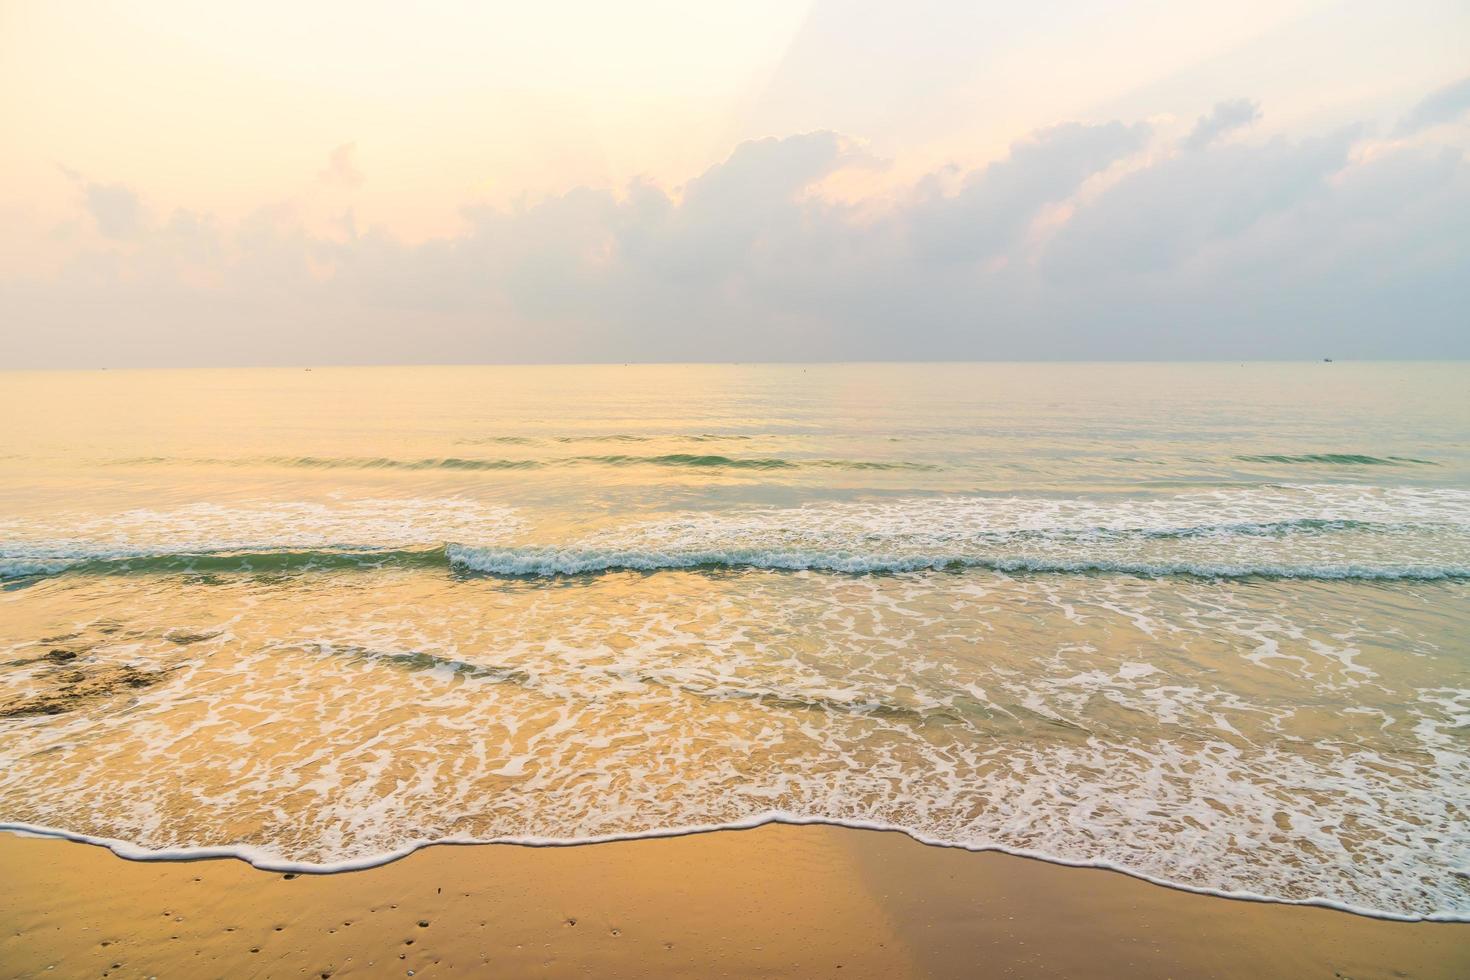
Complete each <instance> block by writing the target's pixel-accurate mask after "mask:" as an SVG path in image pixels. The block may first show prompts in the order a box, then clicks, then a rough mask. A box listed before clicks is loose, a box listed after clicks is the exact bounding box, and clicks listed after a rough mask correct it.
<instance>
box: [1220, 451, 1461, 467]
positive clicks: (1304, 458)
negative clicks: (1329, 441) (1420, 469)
mask: <svg viewBox="0 0 1470 980" xmlns="http://www.w3.org/2000/svg"><path fill="white" fill-rule="evenodd" d="M1235 458H1236V459H1237V460H1239V461H1240V462H1242V463H1308V464H1316V465H1323V466H1438V465H1439V464H1438V463H1436V462H1435V461H1434V460H1432V459H1416V458H1415V457H1413V456H1366V455H1364V454H1362V453H1303V454H1300V455H1287V454H1284V453H1263V454H1259V455H1247V456H1236V457H1235Z"/></svg>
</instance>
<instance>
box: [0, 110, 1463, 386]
mask: <svg viewBox="0 0 1470 980" xmlns="http://www.w3.org/2000/svg"><path fill="white" fill-rule="evenodd" d="M1226 105H1230V104H1228V103H1227V104H1226ZM1250 110H1251V112H1250V115H1251V116H1252V117H1253V116H1254V114H1255V111H1256V110H1255V107H1254V106H1253V105H1251V106H1250ZM1245 116H1246V113H1245V112H1244V111H1243V110H1242V109H1240V108H1236V109H1234V110H1223V111H1222V109H1221V108H1220V107H1216V109H1215V110H1213V111H1212V112H1210V113H1208V114H1207V115H1206V116H1205V117H1204V121H1203V122H1202V123H1201V125H1204V124H1205V123H1209V124H1210V127H1211V128H1212V130H1211V131H1212V134H1213V136H1216V137H1217V136H1218V135H1219V134H1220V133H1221V132H1225V131H1227V130H1228V128H1229V127H1230V126H1232V125H1238V124H1239V123H1238V121H1239V120H1241V119H1243V118H1245ZM1232 120H1234V121H1235V122H1232ZM1199 131H1200V130H1199V128H1198V127H1197V129H1196V132H1199ZM1363 131H1364V130H1363V128H1362V127H1347V128H1343V129H1340V130H1337V131H1334V132H1329V133H1325V134H1317V135H1311V136H1303V137H1291V136H1286V135H1280V136H1276V137H1273V138H1271V139H1268V140H1264V141H1260V142H1252V141H1243V140H1219V139H1216V138H1211V139H1205V140H1203V141H1202V142H1200V143H1199V144H1198V145H1196V146H1195V147H1194V148H1192V149H1185V148H1183V147H1178V146H1170V145H1168V144H1167V143H1164V142H1161V141H1152V142H1151V134H1150V131H1149V129H1148V127H1147V126H1144V125H1142V124H1136V123H1135V124H1129V123H1126V122H1108V123H1101V124H1083V123H1068V124H1065V125H1062V126H1056V127H1050V128H1047V129H1043V130H1040V131H1037V132H1035V133H1033V134H1031V135H1030V136H1029V137H1027V138H1025V139H1022V140H1019V141H1017V142H1016V143H1015V144H1014V145H1013V146H1012V147H1011V148H1010V150H1009V152H1008V153H1007V154H1006V155H1005V156H1004V157H1002V158H1001V159H999V160H996V161H994V162H993V163H990V164H988V165H986V166H983V167H979V168H977V169H974V170H973V171H970V172H950V173H948V174H946V175H943V176H941V175H938V174H936V175H934V176H931V177H928V178H924V179H921V180H919V181H917V182H916V183H915V184H914V186H912V187H911V188H909V189H908V190H907V191H905V192H900V193H898V194H896V195H894V196H892V197H890V198H885V199H884V200H885V201H886V203H881V204H880V203H879V202H875V201H869V202H861V203H859V204H852V203H845V202H842V201H835V200H832V199H830V198H828V197H825V196H823V195H822V194H820V193H816V191H818V190H819V188H820V186H821V184H822V182H823V181H824V180H826V179H827V178H828V177H829V176H831V175H832V174H834V173H837V172H838V171H841V170H843V169H844V168H849V167H862V166H872V165H873V164H874V161H873V160H872V159H871V158H870V157H869V156H868V155H867V154H866V153H865V151H864V150H863V148H862V145H861V144H860V143H858V142H856V141H855V140H853V139H851V138H848V137H846V136H843V135H841V134H838V133H834V132H821V131H819V132H813V133H806V134H802V135H797V136H790V137H786V138H782V139H763V140H756V141H751V142H747V143H742V144H740V145H739V146H737V147H735V148H734V150H733V151H732V152H731V154H730V155H729V157H728V158H726V159H725V160H723V161H722V162H720V163H718V164H716V165H715V166H712V167H710V168H709V169H708V170H706V171H705V172H704V173H702V174H700V175H698V176H697V177H695V178H694V179H692V180H690V181H689V182H688V183H687V184H686V185H685V186H684V187H683V188H682V189H680V190H677V191H671V190H667V189H664V188H661V187H659V186H657V185H655V184H652V183H649V182H647V181H634V182H632V183H630V184H628V185H626V186H624V187H622V188H618V189H615V190H614V189H603V188H587V187H582V188H576V189H573V190H570V191H568V192H566V193H564V194H559V195H553V196H550V197H547V198H545V199H541V200H536V201H527V202H523V203H521V204H518V205H516V206H513V207H508V208H494V207H488V206H483V205H482V206H473V207H468V208H466V209H465V211H464V225H463V227H462V228H461V229H460V230H459V231H458V232H457V233H455V234H452V235H447V236H444V237H442V238H438V239H434V240H430V241H426V242H422V243H409V242H405V241H402V240H400V239H398V238H396V237H394V236H393V235H392V234H391V233H389V232H387V231H385V230H383V229H377V228H368V229H365V230H359V231H358V232H357V233H356V234H353V235H350V236H342V235H340V234H338V233H336V232H335V231H334V232H332V233H329V234H328V233H317V232H314V231H313V230H311V229H310V228H309V227H308V226H307V225H306V224H304V223H303V221H302V220H301V218H300V217H299V216H298V215H297V214H296V213H295V212H294V211H292V210H291V209H290V208H284V207H277V208H266V209H261V210H260V211H258V212H257V213H255V214H254V215H252V216H251V217H250V218H248V219H247V220H245V221H242V222H239V223H225V222H221V221H219V220H217V219H214V218H212V217H210V216H209V215H194V214H188V213H183V212H179V213H175V214H174V215H172V216H170V217H168V218H167V219H166V220H162V221H151V222H150V221H144V220H142V218H141V217H139V215H141V213H142V211H143V205H142V203H141V202H139V201H138V200H137V199H136V197H134V196H132V195H131V194H128V195H127V196H126V198H124V197H123V196H122V195H117V196H116V200H109V201H103V202H101V203H100V204H99V205H98V206H95V207H94V205H93V202H92V200H91V195H90V194H89V195H88V196H87V200H86V204H87V206H88V208H89V210H92V211H93V215H94V217H96V218H97V220H98V222H99V227H101V226H102V224H103V221H104V216H106V220H108V221H112V222H113V225H112V227H113V229H114V231H120V230H123V229H124V228H128V227H130V228H131V229H132V230H133V232H134V237H133V238H132V239H131V240H130V241H129V242H128V243H127V244H126V245H125V246H123V245H120V244H117V243H109V242H104V243H102V244H101V245H98V246H95V247H92V248H90V249H87V250H84V251H79V252H78V253H77V254H76V256H75V257H74V259H73V261H72V262H71V263H70V264H69V265H68V267H67V268H66V269H65V270H64V272H63V273H61V274H60V275H59V276H57V277H55V278H51V279H47V278H38V279H30V280H24V281H20V280H14V279H12V280H10V281H0V322H4V323H6V324H18V325H20V326H19V329H12V330H10V331H8V332H6V331H0V363H4V364H7V365H12V364H13V365H20V364H36V365H40V364H76V363H98V362H100V363H107V364H112V365H122V364H128V363H133V364H170V363H172V364H201V363H223V364H230V363H302V362H307V363H325V362H333V361H335V362H344V361H345V362H363V361H365V362H378V363H382V362H387V363H403V362H409V363H412V362H438V363H449V362H486V361H625V360H665V361H667V360H781V359H788V360H806V359H891V358H897V359H914V358H922V359H956V358H966V359H1029V358H1055V357H1064V358H1220V357H1230V358H1234V357H1321V356H1325V355H1328V354H1330V355H1331V356H1334V357H1375V356H1376V357H1385V356H1388V357H1434V356H1460V357H1465V356H1470V333H1467V332H1466V331H1465V330H1464V328H1463V311H1464V309H1466V308H1470V278H1467V277H1465V276H1464V275H1463V270H1464V269H1465V268H1466V267H1470V165H1467V161H1466V158H1465V154H1464V152H1463V150H1462V149H1458V148H1453V147H1444V146H1439V147H1423V146H1413V145H1409V144H1375V145H1374V146H1373V152H1371V153H1366V152H1359V151H1360V149H1361V148H1362V147H1363V146H1364V145H1365V144H1363V142H1362V140H1361V137H1360V135H1359V134H1360V133H1361V132H1363ZM1104 174H1105V175H1106V176H1105V178H1101V179H1094V178H1099V175H1104ZM78 179H79V180H80V178H78ZM84 186H85V187H86V188H92V187H101V186H103V185H93V184H84ZM1084 191H1085V192H1084ZM104 197H105V195H104ZM124 200H126V201H131V203H130V204H129V203H121V204H120V203H119V201H124ZM130 209H131V210H130ZM125 213H131V214H132V215H133V218H132V221H131V224H129V221H128V219H127V218H126V216H125ZM1043 214H1045V215H1047V218H1048V220H1047V221H1046V222H1038V217H1039V216H1041V215H1043ZM206 323H207V324H208V325H209V327H208V329H201V327H200V325H201V324H206Z"/></svg>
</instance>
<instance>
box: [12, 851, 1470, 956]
mask: <svg viewBox="0 0 1470 980" xmlns="http://www.w3.org/2000/svg"><path fill="white" fill-rule="evenodd" d="M0 873H3V874H0V877H3V888H0V975H4V976H7V977H32V976H35V977H48V978H56V977H102V976H112V977H138V976H145V977H152V976H156V977H224V976H229V977H236V976H259V977H345V976H385V977H392V976H410V975H412V976H416V977H437V976H451V975H465V974H480V973H483V974H485V975H494V976H597V977H605V976H691V977H706V976H731V977H750V976H791V977H805V976H832V977H843V978H852V977H879V976H882V977H904V976H914V977H919V976H939V977H973V976H1016V977H1036V976H1042V977H1046V976H1055V977H1179V978H1183V977H1240V978H1246V977H1265V976H1272V977H1328V978H1333V977H1353V978H1358V980H1362V978H1367V977H1404V976H1409V977H1444V978H1454V977H1467V976H1470V925H1466V924H1437V923H1412V924H1405V923H1394V922H1384V921H1379V920H1374V919H1367V918H1363V917H1359V916H1354V915H1350V914H1347V913H1342V912H1333V911H1330V910H1325V909H1312V908H1296V907H1288V906H1280V905H1269V904H1261V903H1253V902H1238V901H1229V900H1225V899H1218V898H1211V897H1207V896H1199V895H1191V894H1187V893H1183V892H1177V891H1173V890H1170V889H1167V888H1162V887H1159V886H1156V885H1151V884H1148V883H1146V882H1141V881H1138V880H1135V879H1132V878H1129V877H1127V876H1124V875H1121V874H1116V873H1112V872H1107V871H1095V870H1085V869H1075V868H1063V867H1057V866H1054V865H1048V864H1045V863H1043V862H1039V861H1031V860H1026V859H1022V858H1014V857H1009V856H1006V855H999V854H974V853H969V852H964V851H958V850H949V849H941V848H932V847H926V846H924V845H921V844H918V843H916V842H914V841H912V840H910V839H909V838H907V837H904V836H902V835H900V834H896V833H882V832H873V831H861V830H848V829H843V828H833V827H815V826H814V827H790V826H767V827H762V828H759V829H756V830H748V831H732V832H721V833H712V834H701V835H695V836H690V837H682V838H674V839H664V840H646V841H631V842H625V843H614V844H598V845H591V846H582V847H571V848H526V847H516V846H467V847H457V846H447V847H433V848H428V849H426V850H423V851H420V852H418V853H417V854H414V855H412V856H410V857H408V858H406V859H404V860H401V861H397V862H395V863H393V864H390V865H387V866H384V867H380V868H374V869H371V870H366V871H356V872H349V873H344V874H337V875H325V876H312V875H299V876H284V875H281V874H278V873H271V872H263V871H257V870H255V869H254V868H251V867H250V866H248V865H246V864H244V863H243V862H240V861H233V860H207V861H193V862H179V863H163V862H132V861H125V860H122V859H120V858H118V857H116V856H114V855H113V854H111V853H110V852H108V851H106V850H104V849H102V848H99V847H93V846H90V845H86V844H76V843H70V842H66V841H58V840H48V839H37V838H25V837H17V836H14V835H10V834H3V833H0Z"/></svg>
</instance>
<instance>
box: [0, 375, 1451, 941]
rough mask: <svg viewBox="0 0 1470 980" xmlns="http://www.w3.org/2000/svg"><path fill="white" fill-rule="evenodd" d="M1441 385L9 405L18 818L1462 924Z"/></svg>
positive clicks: (510, 381)
mask: <svg viewBox="0 0 1470 980" xmlns="http://www.w3.org/2000/svg"><path fill="white" fill-rule="evenodd" d="M1467 392H1470V366H1467V365H1463V364H1351V363H1338V364H1249V365H1239V364H1213V365H1161V364H1154V365H1128V364H1113V365H1066V364H1053V365H1014V364H992V365H807V366H800V365H797V366H739V365H736V366H605V367H506V368H498V367H497V368H391V369H390V368H381V369H374V368H354V369H348V368H339V369H325V368H322V369H316V370H313V371H305V370H299V369H298V370H253V371H159V372H115V371H113V372H101V371H98V372H86V373H81V372H79V373H50V372H35V373H9V374H0V394H3V398H4V406H5V408H4V422H3V424H0V824H3V825H7V826H10V827H13V828H29V829H32V830H37V829H44V830H46V831H48V832H53V833H64V834H68V835H73V836H78V837H84V838H87V839H93V840H101V841H107V842H111V844H112V846H114V847H115V848H116V849H118V850H119V851H120V852H123V853H126V854H129V855H134V856H147V855H152V856H179V855H183V854H196V853H236V854H240V855H242V856H245V857H246V858H248V859H249V860H251V861H252V862H254V863H256V864H259V865H261V866H264V867H273V868H288V867H290V868H304V869H309V870H320V869H328V868H341V867H354V866H362V865H366V864H372V863H375V862H378V861H382V860H386V859H389V858H391V857H393V856H396V855H400V854H402V853H405V852H406V851H408V850H411V849H413V848H414V847H417V846H421V845H422V844H424V843H426V842H432V841H440V840H505V841H524V842H534V843H548V842H558V843H561V842H566V843H570V842H578V841H589V840H599V839H607V838H617V837H626V836H638V835H651V834H664V833H674V832H680V831H684V830H688V829H692V828H710V827H720V826H748V825H751V824H754V823H759V822H762V821H765V820H770V819H782V820H790V821H816V822H823V821H825V822H837V823H845V824H852V825H858V826H877V827H888V828H897V829H901V830H903V831H906V832H908V833H910V834H912V835H914V836H915V837H917V838H919V839H921V840H925V841H929V842H933V843H936V844H948V845H955V846H962V847H968V848H998V849H1004V850H1009V851H1013V852H1018V853H1026V854H1033V855H1037V856H1042V857H1046V858H1048V859H1051V860H1056V861H1062V862H1068V863H1076V864H1090V865H1098V866H1104V867H1113V868H1118V869H1122V870H1125V871H1128V872H1130V873H1133V874H1137V875H1140V876H1143V877H1147V878H1150V879H1153V880H1157V881H1160V882H1165V883H1169V884H1172V885H1176V886H1179V887H1183V888H1189V889H1196V890H1203V891H1211V892H1220V893H1229V894H1239V895H1246V896H1255V897H1264V898H1271V899H1277V900H1282V901H1292V902H1313V903H1321V904H1329V905H1335V906H1340V907H1347V908H1351V909H1354V910H1357V911H1361V912H1367V913H1372V914H1378V915H1385V916H1397V917H1407V918H1461V919H1464V918H1470V394H1467Z"/></svg>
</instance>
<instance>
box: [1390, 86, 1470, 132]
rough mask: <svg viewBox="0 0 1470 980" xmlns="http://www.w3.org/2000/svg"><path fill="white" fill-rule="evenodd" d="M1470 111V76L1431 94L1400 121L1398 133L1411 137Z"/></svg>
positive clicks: (1452, 120)
mask: <svg viewBox="0 0 1470 980" xmlns="http://www.w3.org/2000/svg"><path fill="white" fill-rule="evenodd" d="M1467 111H1470V75H1467V76H1466V77H1464V78H1462V79H1460V80H1459V81H1457V82H1451V83H1450V84H1448V85H1446V86H1445V87H1444V88H1442V89H1439V90H1437V91H1434V92H1431V93H1430V94H1429V95H1427V96H1425V97H1424V98H1423V99H1421V100H1420V101H1419V102H1418V104H1416V105H1415V106H1414V108H1412V109H1410V110H1409V111H1408V113H1407V114H1405V116H1404V118H1403V119H1401V120H1399V124H1398V128H1397V129H1396V132H1397V134H1398V135H1400V136H1409V135H1412V134H1413V133H1417V132H1419V131H1420V130H1423V129H1428V128H1429V127H1430V126H1438V125H1439V124H1440V123H1447V122H1454V121H1455V120H1456V119H1458V118H1460V116H1462V115H1464V114H1465V113H1466V112H1467Z"/></svg>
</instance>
